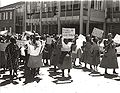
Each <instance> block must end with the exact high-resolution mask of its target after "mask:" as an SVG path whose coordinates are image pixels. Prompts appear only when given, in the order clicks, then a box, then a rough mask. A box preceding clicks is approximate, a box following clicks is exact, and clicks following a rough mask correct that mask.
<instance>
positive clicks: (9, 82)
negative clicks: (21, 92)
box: [0, 75, 19, 86]
mask: <svg viewBox="0 0 120 93" xmlns="http://www.w3.org/2000/svg"><path fill="white" fill-rule="evenodd" d="M9 78H10V76H9V75H3V77H2V78H0V79H1V80H3V82H1V83H0V86H5V85H8V84H11V83H13V84H14V85H17V84H19V83H18V82H17V81H15V80H17V79H18V78H14V79H13V80H10V79H9Z"/></svg>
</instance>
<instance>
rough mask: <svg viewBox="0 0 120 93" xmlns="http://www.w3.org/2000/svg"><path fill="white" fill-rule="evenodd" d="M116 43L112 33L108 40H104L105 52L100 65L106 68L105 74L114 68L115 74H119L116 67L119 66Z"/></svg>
mask: <svg viewBox="0 0 120 93" xmlns="http://www.w3.org/2000/svg"><path fill="white" fill-rule="evenodd" d="M115 48H116V44H115V43H114V41H113V40H112V34H111V33H109V34H108V40H107V41H105V42H104V49H105V53H104V56H103V58H102V61H101V64H100V67H102V68H105V74H108V73H107V69H108V68H109V69H113V74H117V73H116V71H115V69H116V68H118V62H117V54H116V50H115Z"/></svg>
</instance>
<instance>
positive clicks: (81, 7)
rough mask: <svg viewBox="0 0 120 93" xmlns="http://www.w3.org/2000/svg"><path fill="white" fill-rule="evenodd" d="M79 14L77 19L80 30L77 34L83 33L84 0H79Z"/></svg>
mask: <svg viewBox="0 0 120 93" xmlns="http://www.w3.org/2000/svg"><path fill="white" fill-rule="evenodd" d="M80 2H81V3H80V15H79V19H80V21H79V22H80V32H79V34H82V33H83V2H84V1H82V0H81V1H80Z"/></svg>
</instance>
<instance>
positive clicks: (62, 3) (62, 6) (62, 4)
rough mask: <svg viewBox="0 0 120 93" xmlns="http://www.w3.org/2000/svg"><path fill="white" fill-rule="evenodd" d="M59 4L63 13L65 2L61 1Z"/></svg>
mask: <svg viewBox="0 0 120 93" xmlns="http://www.w3.org/2000/svg"><path fill="white" fill-rule="evenodd" d="M60 3H61V4H60V5H61V11H65V2H62V1H61V2H60Z"/></svg>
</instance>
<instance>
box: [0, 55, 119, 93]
mask: <svg viewBox="0 0 120 93" xmlns="http://www.w3.org/2000/svg"><path fill="white" fill-rule="evenodd" d="M118 60H119V62H120V57H119V58H118ZM82 65H83V66H84V64H82ZM119 66H120V63H119ZM88 67H89V66H88ZM116 71H117V72H118V73H119V74H120V70H119V69H118V70H116ZM99 72H100V73H101V74H99V73H95V74H91V75H90V71H89V70H86V69H82V68H81V67H80V66H79V67H76V68H73V69H72V70H71V78H70V77H67V72H65V73H66V75H65V76H66V78H61V71H60V70H58V71H57V73H54V72H53V69H52V67H43V68H41V70H40V75H38V76H37V78H36V80H35V81H34V82H31V83H28V84H26V85H24V83H23V82H24V81H25V79H24V78H21V81H20V80H19V79H15V80H14V83H9V81H8V80H7V75H8V72H6V74H1V77H0V83H1V86H0V93H34V92H41V93H89V92H90V93H91V92H92V93H104V92H107V93H113V92H114V93H120V77H119V76H113V75H108V76H104V75H103V73H104V69H102V68H99ZM108 72H109V73H111V74H112V70H108ZM18 73H19V75H18V77H22V75H23V71H19V72H18ZM3 76H4V78H5V77H6V80H5V79H3V78H2V77H3Z"/></svg>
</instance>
